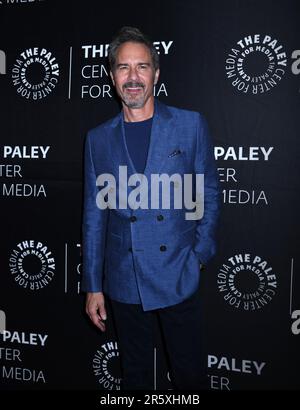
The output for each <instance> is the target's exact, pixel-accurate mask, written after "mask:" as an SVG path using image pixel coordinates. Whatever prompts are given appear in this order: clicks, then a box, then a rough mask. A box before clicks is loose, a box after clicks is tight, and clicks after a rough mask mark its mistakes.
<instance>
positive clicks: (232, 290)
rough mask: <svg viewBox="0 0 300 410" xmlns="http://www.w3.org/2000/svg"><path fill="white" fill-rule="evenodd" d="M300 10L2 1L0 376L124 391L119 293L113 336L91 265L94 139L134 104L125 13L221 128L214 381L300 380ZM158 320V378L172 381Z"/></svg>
mask: <svg viewBox="0 0 300 410" xmlns="http://www.w3.org/2000/svg"><path fill="white" fill-rule="evenodd" d="M74 3H76V4H74ZM299 12H300V7H299V5H298V2H297V1H291V0H285V1H283V0H281V1H268V0H266V1H256V0H253V1H250V0H248V1H243V2H241V1H227V2H217V1H215V0H209V1H208V0H204V1H202V0H197V1H196V0H195V1H194V0H185V1H183V0H174V1H163V2H162V1H157V0H152V1H151V2H148V3H143V5H142V4H141V2H138V1H134V0H132V1H130V2H127V3H126V2H101V1H97V0H86V1H84V2H80V1H79V2H68V1H54V0H40V1H39V0H27V1H25V0H19V1H17V0H15V1H13V0H2V1H0V103H1V116H0V118H1V123H0V135H1V144H0V157H1V159H0V196H1V214H0V226H1V254H0V267H1V269H0V326H1V332H0V389H5V390H10V389H17V390H24V389H31V390H32V389H66V390H68V389H70V390H75V389H76V390H80V389H82V390H87V389H90V390H118V389H120V381H121V373H120V366H119V349H118V340H117V336H116V333H115V328H114V323H113V319H112V316H111V308H110V304H109V301H107V309H108V316H109V317H108V323H107V331H106V333H104V334H103V333H101V332H100V331H99V330H97V329H96V328H94V327H93V326H92V324H91V323H90V322H89V319H88V318H87V316H86V314H85V312H84V296H85V295H84V294H82V293H81V292H80V279H81V219H82V186H83V174H82V169H83V166H82V165H83V162H82V159H83V144H84V139H85V136H86V133H87V131H88V130H89V129H91V128H93V127H95V126H96V125H97V124H99V123H101V122H103V121H105V120H107V119H109V118H111V117H112V116H114V115H116V114H117V113H118V112H119V110H120V106H119V104H118V101H117V99H116V97H115V93H114V91H113V87H112V84H111V81H110V78H109V71H108V66H107V47H108V44H109V42H110V40H111V38H112V36H113V34H114V33H115V32H116V31H117V30H118V29H119V28H120V27H122V26H124V25H131V26H136V27H139V28H140V29H141V30H142V31H143V32H145V33H146V34H148V35H149V36H150V38H151V39H152V40H153V42H154V45H155V47H156V48H157V50H158V52H159V55H160V61H161V77H160V80H159V83H158V84H157V85H156V88H155V96H156V97H157V98H158V99H160V100H161V101H163V102H165V103H166V104H169V105H175V106H177V107H180V108H186V109H191V110H196V111H199V112H201V113H203V114H204V115H205V117H206V118H207V120H208V123H209V127H210V131H211V135H212V138H213V143H214V150H215V159H216V164H217V167H218V172H219V177H220V185H221V189H222V202H223V204H222V215H221V222H220V227H219V231H218V244H219V249H218V253H217V255H216V257H215V258H214V259H213V260H212V261H211V262H210V264H209V265H208V266H207V269H206V271H205V272H204V274H203V278H202V279H203V280H202V297H203V302H204V310H205V312H204V313H205V354H206V360H207V377H208V378H209V383H210V388H211V389H212V390H216V391H217V390H281V389H282V390H283V389H284V390H285V389H299V388H300V374H299V373H300V368H299V366H300V360H299V357H300V350H299V342H300V273H299V266H300V256H299V246H300V241H299V227H300V222H299V209H300V200H299V176H300V142H299V141H300V128H299V114H300V92H299V91H300V27H299ZM156 330H157V331H156V336H157V342H156V347H155V349H154V351H153V366H154V369H155V377H154V380H153V388H154V389H157V390H159V389H171V388H172V386H171V383H170V376H169V372H168V363H167V359H166V355H165V351H164V345H163V342H162V340H161V336H160V332H159V327H158V324H157V329H156Z"/></svg>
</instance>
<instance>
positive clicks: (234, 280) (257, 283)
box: [217, 253, 277, 311]
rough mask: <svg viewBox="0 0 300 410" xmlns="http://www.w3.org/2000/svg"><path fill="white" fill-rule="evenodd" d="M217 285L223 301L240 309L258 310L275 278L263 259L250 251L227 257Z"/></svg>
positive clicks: (270, 293) (271, 291) (269, 296)
mask: <svg viewBox="0 0 300 410" xmlns="http://www.w3.org/2000/svg"><path fill="white" fill-rule="evenodd" d="M217 285H218V289H219V292H220V293H221V294H222V296H223V298H224V300H225V301H226V303H228V304H229V305H230V306H232V307H234V308H236V309H240V310H244V311H254V310H259V309H261V308H263V307H264V306H266V305H267V304H268V303H270V302H271V301H272V299H273V298H274V297H275V295H276V291H277V278H276V274H275V273H274V272H273V268H272V267H271V266H270V264H269V262H267V261H266V260H265V259H264V258H262V257H261V256H258V255H251V254H250V253H244V254H236V255H234V256H232V257H230V258H228V259H227V261H226V262H225V263H224V264H223V265H222V266H221V268H220V269H219V272H218V276H217Z"/></svg>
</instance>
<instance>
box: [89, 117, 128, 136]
mask: <svg viewBox="0 0 300 410" xmlns="http://www.w3.org/2000/svg"><path fill="white" fill-rule="evenodd" d="M119 118H120V113H119V114H117V115H116V116H114V117H112V118H109V119H108V120H106V121H104V122H101V123H100V124H98V125H97V126H96V127H94V128H91V129H90V130H89V131H88V135H89V136H90V137H91V138H93V137H95V136H99V135H101V134H103V133H105V130H106V129H107V128H111V127H113V126H114V125H116V123H117V122H118V120H119Z"/></svg>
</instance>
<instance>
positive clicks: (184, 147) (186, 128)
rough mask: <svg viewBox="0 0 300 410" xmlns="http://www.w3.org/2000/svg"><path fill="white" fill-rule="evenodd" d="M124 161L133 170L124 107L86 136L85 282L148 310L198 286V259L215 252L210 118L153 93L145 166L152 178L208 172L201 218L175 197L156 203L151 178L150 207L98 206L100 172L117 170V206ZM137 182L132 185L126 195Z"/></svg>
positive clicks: (215, 197)
mask: <svg viewBox="0 0 300 410" xmlns="http://www.w3.org/2000/svg"><path fill="white" fill-rule="evenodd" d="M120 165H125V166H127V170H128V178H129V176H130V175H131V174H133V173H136V171H135V169H134V165H133V163H132V161H131V159H130V156H129V153H128V149H127V146H126V140H125V135H124V116H123V112H122V111H121V112H120V113H119V114H118V115H117V116H116V117H114V118H113V119H111V120H109V121H107V122H105V123H103V124H101V125H99V126H98V127H96V128H94V129H93V130H91V131H90V132H89V133H88V135H87V138H86V143H85V176H84V183H85V187H84V211H83V230H82V231H83V274H82V283H81V289H82V290H83V291H86V292H99V291H101V292H104V293H106V294H107V295H109V297H111V299H114V300H117V301H120V302H123V303H142V306H143V309H144V310H145V311H147V310H152V309H156V308H163V307H166V306H171V305H175V304H177V303H180V302H182V301H183V300H185V299H186V298H188V297H189V296H190V295H192V294H193V293H194V292H195V291H196V290H197V288H198V286H199V280H200V275H201V271H200V264H201V263H202V264H206V263H207V262H208V261H209V260H210V259H211V257H212V256H213V255H214V254H215V252H216V243H215V229H216V225H217V220H218V215H219V209H220V191H219V184H218V176H217V171H216V164H215V159H214V155H213V147H212V144H211V140H210V136H209V131H208V126H207V122H206V120H205V119H204V117H203V116H202V115H201V114H199V113H197V112H193V111H188V110H182V109H178V108H175V107H170V106H166V105H165V104H163V103H161V102H159V101H158V100H155V109H154V117H153V123H152V130H151V137H150V143H149V151H148V157H147V163H146V168H145V171H144V175H145V176H146V177H147V179H148V182H149V181H150V180H151V174H162V173H166V174H168V175H171V174H174V173H179V174H181V175H183V174H185V173H194V174H195V173H198V174H204V215H203V217H202V219H200V220H186V218H185V214H186V212H187V211H190V210H187V209H185V208H184V207H183V209H174V207H172V197H171V207H170V209H163V208H162V207H160V208H159V209H151V208H150V205H151V204H150V198H151V194H150V190H151V184H150V182H149V184H148V188H149V192H148V198H149V209H141V208H138V209H135V210H134V209H131V208H130V207H127V209H119V206H117V207H116V209H109V208H107V209H104V210H101V209H100V208H99V207H98V206H97V203H96V199H97V194H98V192H99V190H100V189H102V188H103V187H98V186H96V179H97V177H98V175H100V174H103V173H110V174H112V175H114V177H115V179H116V182H117V184H116V186H117V189H116V192H115V193H116V199H117V202H116V204H117V205H118V203H119V202H118V195H119V192H118V175H119V166H120ZM132 189H134V187H128V194H129V193H130V191H131V190H132ZM174 189H175V188H174ZM160 205H161V204H159V206H160Z"/></svg>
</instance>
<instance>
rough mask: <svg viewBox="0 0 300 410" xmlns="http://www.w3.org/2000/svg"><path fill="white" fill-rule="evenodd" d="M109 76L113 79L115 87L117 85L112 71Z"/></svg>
mask: <svg viewBox="0 0 300 410" xmlns="http://www.w3.org/2000/svg"><path fill="white" fill-rule="evenodd" d="M109 74H110V78H111V81H112V83H113V85H115V80H114V75H113V73H112V71H110V72H109Z"/></svg>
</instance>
